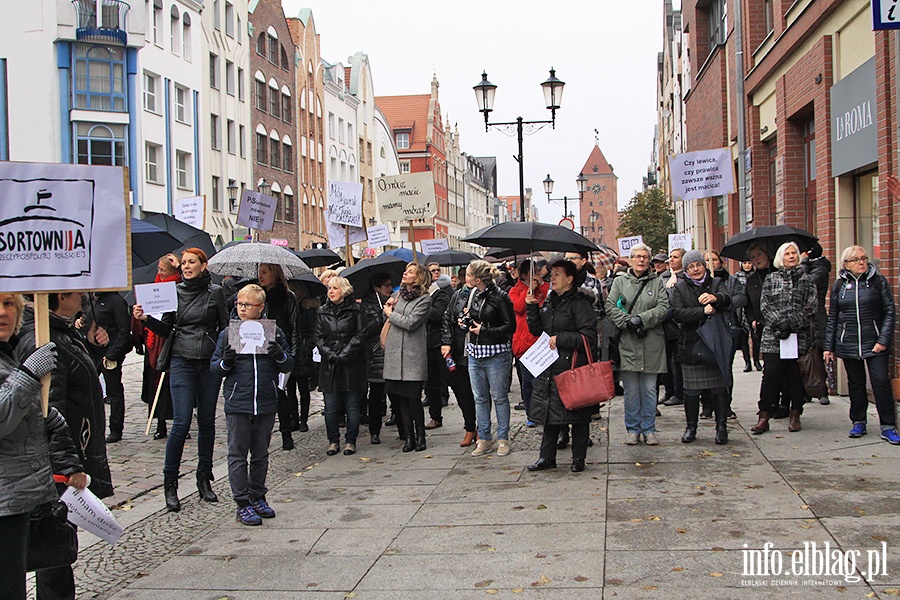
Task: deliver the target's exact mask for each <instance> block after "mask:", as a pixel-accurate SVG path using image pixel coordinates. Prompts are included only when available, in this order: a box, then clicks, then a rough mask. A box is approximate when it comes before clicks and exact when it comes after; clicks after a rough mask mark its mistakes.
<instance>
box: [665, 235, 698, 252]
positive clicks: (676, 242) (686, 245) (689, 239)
mask: <svg viewBox="0 0 900 600" xmlns="http://www.w3.org/2000/svg"><path fill="white" fill-rule="evenodd" d="M693 247H694V238H693V236H692V235H691V234H690V233H670V234H669V254H672V250H674V249H675V248H683V249H684V251H685V252H687V251H688V250H690V249H691V248H693Z"/></svg>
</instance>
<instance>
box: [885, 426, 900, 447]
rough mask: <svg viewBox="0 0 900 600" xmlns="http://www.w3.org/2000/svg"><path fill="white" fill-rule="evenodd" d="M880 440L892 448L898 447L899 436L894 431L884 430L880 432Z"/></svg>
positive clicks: (899, 444) (899, 443)
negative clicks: (892, 446)
mask: <svg viewBox="0 0 900 600" xmlns="http://www.w3.org/2000/svg"><path fill="white" fill-rule="evenodd" d="M881 439H883V440H884V441H886V442H889V443H891V444H893V445H894V446H900V434H898V433H897V430H896V429H885V430H884V431H882V432H881Z"/></svg>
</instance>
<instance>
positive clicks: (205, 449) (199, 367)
mask: <svg viewBox="0 0 900 600" xmlns="http://www.w3.org/2000/svg"><path fill="white" fill-rule="evenodd" d="M221 385H222V380H221V379H220V378H219V377H217V376H215V375H214V374H212V373H211V372H210V370H209V360H202V359H186V358H180V357H178V356H173V357H172V366H171V368H170V369H169V390H170V391H171V392H172V412H173V415H174V417H173V420H172V428H171V429H170V430H169V439H168V441H167V442H166V463H165V467H163V474H165V475H169V476H174V477H177V476H178V469H179V467H180V466H181V455H182V453H183V452H184V438H185V436H187V434H188V430H189V429H190V428H191V419H192V418H193V414H194V408H195V407H196V408H197V457H198V460H197V471H199V472H202V471H212V467H213V461H212V454H213V442H215V438H216V402H218V399H219V388H220V387H221Z"/></svg>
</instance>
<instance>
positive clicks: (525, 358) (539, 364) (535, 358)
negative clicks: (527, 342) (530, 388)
mask: <svg viewBox="0 0 900 600" xmlns="http://www.w3.org/2000/svg"><path fill="white" fill-rule="evenodd" d="M557 358H559V351H558V350H556V349H555V348H551V347H550V336H549V335H548V334H547V332H546V331H545V332H544V333H542V334H541V337H539V338H538V339H537V340H536V341H535V342H534V343H533V344H532V345H531V348H529V349H528V350H526V351H525V354H523V355H522V358H520V359H519V362H521V363H522V366H523V367H525V368H526V369H528V372H529V373H531V374H532V375H534V376H535V377H539V376H540V374H541V373H543V372H544V371H546V370H547V369H548V368H549V367H550V365H552V364H553V363H555V362H556V359H557Z"/></svg>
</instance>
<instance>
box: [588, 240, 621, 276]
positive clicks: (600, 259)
mask: <svg viewBox="0 0 900 600" xmlns="http://www.w3.org/2000/svg"><path fill="white" fill-rule="evenodd" d="M592 256H593V258H594V261H595V262H596V263H597V265H598V266H600V265H602V266H604V267H606V268H607V270H612V268H613V266H614V265H615V264H616V261H617V260H619V255H618V253H617V252H616V251H615V250H613V249H612V248H610V247H609V246H602V245H601V246H600V250H597V251H595V252H593V253H592Z"/></svg>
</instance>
